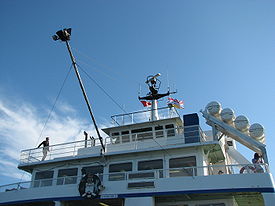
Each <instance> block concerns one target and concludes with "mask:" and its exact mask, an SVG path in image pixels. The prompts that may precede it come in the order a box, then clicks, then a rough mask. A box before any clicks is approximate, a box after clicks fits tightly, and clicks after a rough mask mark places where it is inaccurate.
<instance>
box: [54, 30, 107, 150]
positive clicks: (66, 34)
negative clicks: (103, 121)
mask: <svg viewBox="0 0 275 206" xmlns="http://www.w3.org/2000/svg"><path fill="white" fill-rule="evenodd" d="M71 32H72V29H71V28H68V29H63V30H59V31H57V32H56V34H55V35H53V36H52V38H53V40H54V41H57V40H61V41H63V42H65V43H66V46H67V49H68V51H69V54H70V57H71V60H72V64H73V67H74V71H75V74H76V76H77V79H78V82H79V85H80V88H81V91H82V94H83V97H84V99H85V102H86V104H87V107H88V110H89V113H90V116H91V118H92V121H93V123H94V126H95V129H96V132H97V135H98V138H99V140H100V143H101V146H102V149H103V151H105V146H104V144H103V138H102V137H101V135H100V133H99V129H98V127H97V124H96V120H95V117H94V115H93V111H92V108H91V105H90V103H89V99H88V96H87V94H86V92H85V88H84V85H83V83H82V80H81V77H80V74H79V72H78V68H77V64H76V61H75V58H74V56H73V53H72V50H71V47H70V44H69V41H70V39H71Z"/></svg>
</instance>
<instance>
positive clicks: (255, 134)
mask: <svg viewBox="0 0 275 206" xmlns="http://www.w3.org/2000/svg"><path fill="white" fill-rule="evenodd" d="M249 134H250V136H251V137H252V138H254V139H255V140H257V141H259V142H261V143H265V136H264V127H263V126H262V125H260V124H258V123H254V124H252V125H251V126H250V128H249Z"/></svg>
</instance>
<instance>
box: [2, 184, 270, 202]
mask: <svg viewBox="0 0 275 206" xmlns="http://www.w3.org/2000/svg"><path fill="white" fill-rule="evenodd" d="M234 192H260V193H275V189H274V188H273V187H265V188H239V189H214V190H185V191H169V192H145V193H131V194H117V197H118V198H127V197H151V196H162V195H179V194H205V193H234ZM110 195H112V194H110ZM83 199H84V198H82V197H80V196H74V197H53V198H41V199H31V200H23V201H11V202H5V203H0V205H6V204H18V203H31V202H46V201H62V200H67V201H68V200H83Z"/></svg>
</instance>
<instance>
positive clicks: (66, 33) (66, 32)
mask: <svg viewBox="0 0 275 206" xmlns="http://www.w3.org/2000/svg"><path fill="white" fill-rule="evenodd" d="M71 33H72V29H71V28H68V29H63V30H59V31H57V32H56V35H53V36H52V38H53V40H54V41H57V40H61V41H69V40H70V39H71Z"/></svg>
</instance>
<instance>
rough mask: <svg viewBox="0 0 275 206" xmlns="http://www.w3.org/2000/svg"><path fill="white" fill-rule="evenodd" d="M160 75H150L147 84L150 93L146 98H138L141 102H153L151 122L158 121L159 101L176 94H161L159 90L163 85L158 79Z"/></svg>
mask: <svg viewBox="0 0 275 206" xmlns="http://www.w3.org/2000/svg"><path fill="white" fill-rule="evenodd" d="M160 75H161V74H160V73H157V74H156V75H150V76H148V77H147V80H146V82H145V83H146V84H147V85H148V87H149V93H148V94H147V95H146V96H144V97H140V96H139V97H138V99H139V100H149V101H151V102H152V109H151V121H154V120H158V119H159V116H158V105H157V100H158V99H160V98H162V97H165V96H169V95H170V94H174V93H175V92H169V91H168V92H167V93H164V94H159V88H160V85H161V81H160V80H159V79H158V77H159V76H160Z"/></svg>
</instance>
